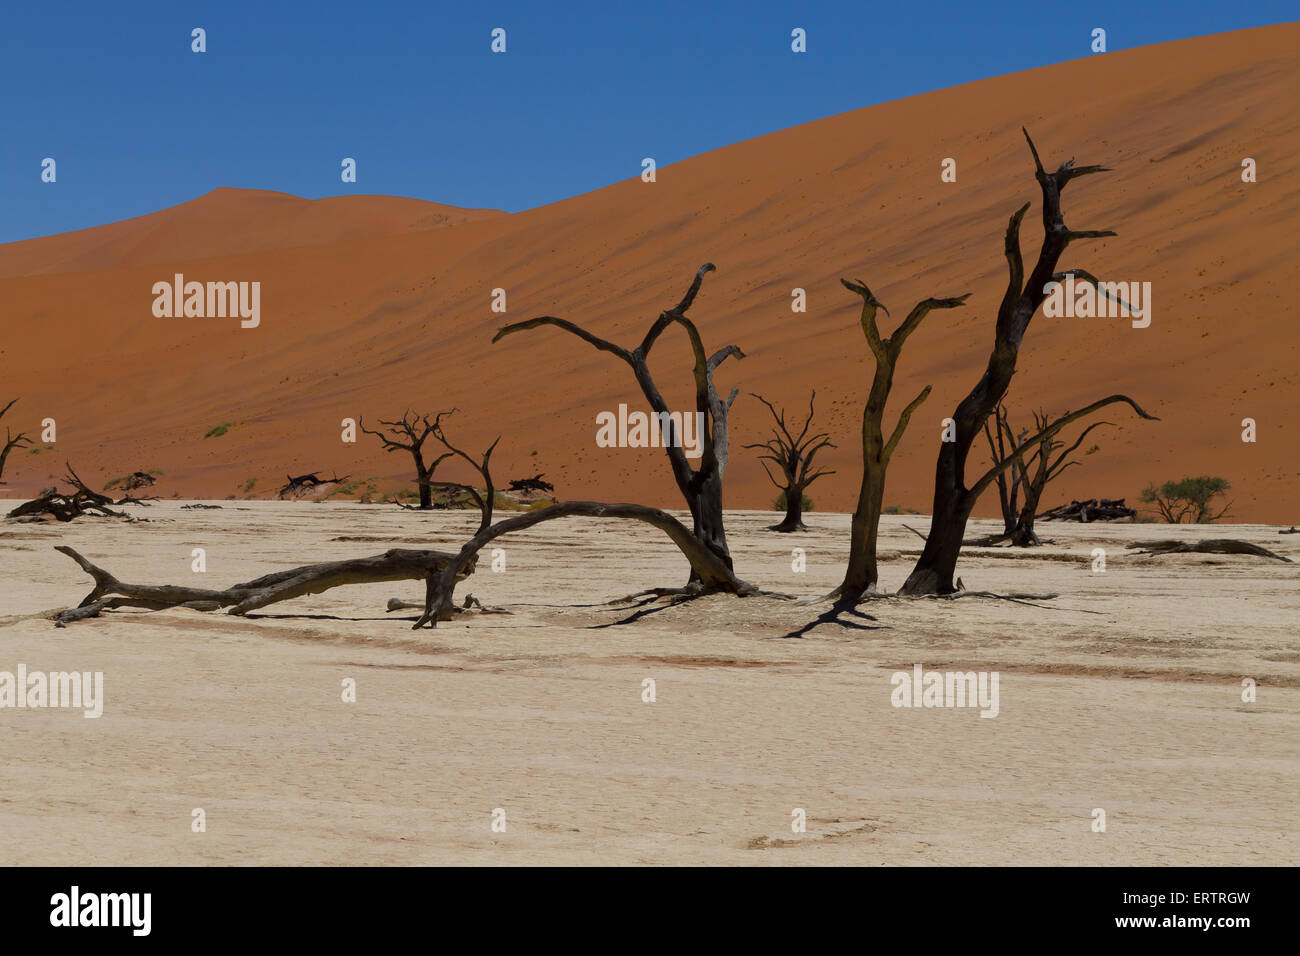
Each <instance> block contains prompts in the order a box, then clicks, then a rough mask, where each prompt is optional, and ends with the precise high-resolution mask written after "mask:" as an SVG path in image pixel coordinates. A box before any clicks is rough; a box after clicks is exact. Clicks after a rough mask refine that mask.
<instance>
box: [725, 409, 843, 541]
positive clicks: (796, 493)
mask: <svg viewBox="0 0 1300 956" xmlns="http://www.w3.org/2000/svg"><path fill="white" fill-rule="evenodd" d="M750 394H751V395H753V396H754V397H755V398H756V399H758V400H759V401H760V402H762V403H763V404H764V405H766V406H767V410H768V411H769V412H771V413H772V418H773V419H775V420H776V427H774V428H773V429H772V437H771V438H769V439H768V440H767V441H765V442H757V443H754V444H751V445H746V446H745V447H746V448H759V449H762V450H763V451H764V452H765V454H762V455H759V456H758V459H759V461H760V462H761V463H762V465H763V471H765V472H766V473H767V477H768V480H769V481H771V482H772V484H774V485H775V486H776V487H777V488H780V489H781V491H782V493H783V494H784V495H785V519H784V520H783V521H782V522H781V523H780V524H775V525H772V526H771V527H770V528H769V529H768V530H769V531H780V532H782V533H786V534H788V533H789V532H792V531H804V530H806V529H805V527H804V523H803V493H804V489H805V488H807V487H808V486H809V485H811V484H812V483H813V482H814V481H816V480H817V479H818V478H821V477H822V476H823V475H833V474H835V472H833V471H827V470H825V469H824V468H817V469H813V467H812V464H813V459H814V458H815V457H816V456H817V453H818V452H819V451H821V450H822V449H823V448H834V447H835V445H834V444H833V443H832V442H831V439H830V435H828V434H826V433H825V432H822V433H821V434H817V435H809V434H808V429H809V427H810V426H811V425H812V420H813V402H814V401H815V400H816V398H817V392H816V391H815V390H814V391H813V393H812V394H811V395H809V396H808V417H807V418H806V419H805V420H804V423H803V427H802V428H801V429H800V430H799V434H798V435H795V434H792V433H791V431H790V429H789V428H788V427H787V426H786V423H785V409H781V410H780V411H777V409H776V407H775V406H774V405H773V404H772V403H771V402H769V401H768V400H767V399H766V398H764V397H763V396H762V395H758V394H756V393H754V392H750ZM769 461H770V462H772V463H773V464H775V465H776V467H777V468H779V469H781V480H780V481H778V480H777V479H776V478H775V476H773V474H772V471H771V469H770V468H768V467H767V463H768V462H769Z"/></svg>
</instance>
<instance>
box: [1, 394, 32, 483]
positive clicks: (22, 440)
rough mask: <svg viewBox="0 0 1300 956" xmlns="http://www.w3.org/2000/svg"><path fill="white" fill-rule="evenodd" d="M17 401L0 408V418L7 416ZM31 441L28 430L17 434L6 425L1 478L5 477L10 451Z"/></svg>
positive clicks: (23, 446)
mask: <svg viewBox="0 0 1300 956" xmlns="http://www.w3.org/2000/svg"><path fill="white" fill-rule="evenodd" d="M16 401H18V399H16V398H15V399H13V400H11V401H10V402H9V404H8V405H6V406H5V407H4V408H0V418H4V417H5V413H6V412H8V411H9V409H11V408H13V407H14V402H16ZM31 443H32V440H31V439H30V438H28V437H27V433H26V432H19V433H18V434H17V435H15V434H14V433H13V432H12V431H10V430H9V427H8V426H5V447H4V450H3V451H0V478H3V477H4V473H5V462H6V461H8V460H9V453H10V452H11V451H13V450H14V449H15V448H26V447H27V446H28V445H30V444H31Z"/></svg>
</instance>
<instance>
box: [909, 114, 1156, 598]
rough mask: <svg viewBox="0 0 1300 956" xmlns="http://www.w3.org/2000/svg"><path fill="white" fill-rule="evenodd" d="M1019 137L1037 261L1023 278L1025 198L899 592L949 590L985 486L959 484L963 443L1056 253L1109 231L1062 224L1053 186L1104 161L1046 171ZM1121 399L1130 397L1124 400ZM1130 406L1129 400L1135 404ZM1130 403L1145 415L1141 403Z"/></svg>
mask: <svg viewBox="0 0 1300 956" xmlns="http://www.w3.org/2000/svg"><path fill="white" fill-rule="evenodd" d="M1025 141H1026V142H1028V144H1029V149H1030V152H1031V153H1032V154H1033V157H1034V166H1035V176H1036V178H1037V180H1038V184H1039V186H1040V188H1041V191H1042V199H1043V242H1042V246H1041V248H1040V250H1039V254H1038V261H1037V263H1036V264H1035V266H1034V268H1033V270H1032V271H1031V272H1030V274H1029V277H1028V279H1027V280H1026V278H1025V270H1024V260H1023V258H1022V257H1021V253H1020V222H1021V220H1022V219H1023V218H1024V215H1025V212H1026V210H1028V209H1029V203H1026V204H1025V205H1023V206H1021V207H1020V209H1018V210H1017V211H1016V213H1015V214H1014V215H1013V216H1012V217H1011V220H1010V222H1009V223H1008V224H1007V231H1006V240H1005V243H1004V246H1005V254H1006V259H1007V265H1008V271H1009V276H1008V281H1007V289H1006V292H1005V294H1004V295H1003V298H1002V303H1001V305H1000V306H999V308H998V318H997V329H996V334H995V336H994V342H993V349H992V351H991V352H990V354H989V360H988V366H987V368H986V369H985V370H984V374H983V376H982V377H981V378H980V380H979V382H978V383H977V384H976V386H975V387H974V388H973V389H972V390H971V392H970V394H969V395H967V396H966V397H965V398H964V399H962V401H961V403H960V404H959V405H958V406H957V410H956V411H955V412H954V413H953V415H952V418H953V422H954V423H955V426H956V429H955V440H954V441H951V442H943V443H942V446H941V448H940V450H939V460H938V462H937V464H936V466H935V479H934V506H933V508H932V512H933V518H932V519H931V522H930V534H929V536H928V537H927V538H926V542H925V547H924V549H923V550H922V552H921V556H920V558H919V559H918V560H917V562H916V566H915V567H914V568H913V569H912V573H911V574H910V575H909V576H908V578H907V581H906V582H905V583H904V584H903V587H902V589H901V590H900V593H902V594H911V595H917V594H951V593H953V592H954V591H955V590H956V585H955V584H954V573H955V571H956V567H957V556H958V554H959V553H960V552H961V544H962V538H963V536H964V535H965V532H966V522H967V520H968V519H969V518H970V514H971V511H972V510H973V509H974V507H975V502H976V499H977V498H978V497H979V493H980V492H981V491H983V489H984V487H985V485H984V483H983V482H980V483H977V484H976V487H975V488H973V489H968V488H967V487H966V485H965V474H966V459H967V456H968V455H969V454H970V448H971V443H972V442H973V441H974V440H975V437H976V435H978V434H979V432H980V430H981V429H982V428H983V427H984V423H985V421H986V420H987V419H988V416H989V415H990V414H992V412H993V411H994V409H996V408H997V406H998V403H999V402H1001V401H1002V397H1003V396H1004V395H1005V394H1006V391H1007V387H1008V386H1009V385H1010V384H1011V377H1012V376H1013V375H1014V374H1015V371H1016V359H1017V357H1018V356H1019V352H1020V344H1021V342H1022V340H1023V339H1024V335H1025V331H1026V329H1028V328H1029V323H1030V320H1031V319H1033V317H1034V313H1035V312H1037V310H1038V307H1039V306H1040V305H1042V303H1043V300H1044V299H1045V298H1046V297H1047V295H1048V292H1049V291H1050V290H1049V289H1048V283H1050V282H1061V281H1063V280H1064V278H1065V273H1058V272H1057V271H1056V266H1057V263H1058V261H1059V260H1060V257H1061V254H1062V253H1063V252H1064V251H1065V249H1066V247H1067V246H1068V245H1069V244H1070V243H1071V242H1072V241H1073V240H1075V239H1091V238H1099V237H1102V236H1113V235H1115V233H1113V232H1111V231H1110V230H1072V229H1070V228H1068V227H1067V226H1066V225H1065V219H1064V216H1063V214H1062V212H1061V190H1063V189H1064V188H1065V186H1066V184H1067V183H1069V182H1070V181H1071V180H1072V179H1074V178H1076V177H1078V176H1086V175H1090V174H1092V173H1099V172H1104V171H1106V167H1104V166H1075V165H1074V160H1070V161H1069V162H1067V163H1063V164H1062V165H1061V166H1059V167H1058V168H1057V170H1056V172H1054V173H1048V172H1047V171H1046V170H1045V169H1044V168H1043V164H1042V162H1041V161H1040V160H1039V157H1038V150H1037V149H1036V148H1035V147H1034V143H1033V140H1031V139H1030V138H1029V133H1028V132H1027V131H1026V132H1025ZM1072 274H1075V275H1078V276H1080V277H1082V278H1083V279H1084V280H1085V281H1091V282H1092V283H1093V284H1094V285H1096V284H1097V280H1096V279H1095V278H1094V277H1092V276H1091V275H1089V274H1088V273H1086V272H1084V271H1083V270H1081V269H1076V270H1072ZM1128 401H1130V404H1132V401H1131V400H1128ZM1134 407H1135V408H1137V406H1136V405H1135V404H1134ZM1138 411H1139V413H1140V414H1142V415H1143V416H1146V413H1145V412H1142V411H1141V409H1138ZM1146 417H1149V416H1146ZM1030 441H1032V439H1031V440H1030ZM1022 447H1025V446H1022ZM1012 461H1014V459H1012V460H1011V461H1007V462H1004V463H1003V465H1002V466H1001V468H997V469H995V471H994V472H993V473H992V475H991V476H987V477H989V481H990V482H991V481H993V480H996V476H997V474H998V473H1000V471H1001V470H1002V469H1003V468H1005V467H1009V466H1010V465H1011V463H1012Z"/></svg>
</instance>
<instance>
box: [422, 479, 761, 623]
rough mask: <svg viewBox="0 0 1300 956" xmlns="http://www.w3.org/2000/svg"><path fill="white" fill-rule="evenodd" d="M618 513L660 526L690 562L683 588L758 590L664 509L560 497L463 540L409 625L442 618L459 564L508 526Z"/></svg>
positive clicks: (432, 582) (700, 591)
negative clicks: (545, 506) (688, 575)
mask: <svg viewBox="0 0 1300 956" xmlns="http://www.w3.org/2000/svg"><path fill="white" fill-rule="evenodd" d="M576 517H582V518H622V519H631V520H633V521H643V522H645V523H646V524H649V525H653V526H654V527H656V528H658V529H659V530H660V531H663V532H664V533H665V534H667V535H668V537H669V538H671V539H672V542H673V544H675V545H677V547H678V549H679V550H680V551H681V552H682V555H683V556H684V557H685V558H686V560H687V561H689V562H690V564H691V582H690V584H688V585H687V588H685V589H682V591H683V592H689V593H698V594H707V593H714V592H721V593H725V594H739V595H751V594H759V593H762V592H761V591H760V590H759V589H758V588H756V587H755V586H754V585H752V584H747V583H746V582H744V581H742V580H740V579H739V578H737V577H736V575H735V573H734V572H733V571H732V570H731V568H730V567H729V566H728V564H727V562H726V560H724V558H723V557H722V556H721V555H719V554H718V553H717V552H716V551H714V550H713V548H712V547H710V545H709V544H708V543H707V542H706V541H704V540H701V539H700V538H699V537H697V536H696V535H695V534H693V533H692V532H691V530H690V529H689V528H687V527H686V526H685V525H684V524H682V523H681V522H680V521H678V520H677V519H676V518H674V517H673V516H672V515H670V514H669V513H668V512H666V511H660V510H659V509H658V508H650V507H647V506H645V505H626V504H606V503H604V502H600V501H565V502H561V503H559V504H554V505H551V506H550V507H547V508H542V509H540V510H538V511H530V512H527V513H526V514H521V515H518V516H516V517H514V518H507V519H506V520H504V521H499V522H497V523H496V524H494V525H490V526H489V527H487V528H484V529H483V530H482V531H480V532H479V533H478V534H476V535H475V536H474V537H473V538H471V539H470V540H469V541H467V542H466V543H465V546H464V547H463V548H461V549H460V553H459V554H458V555H456V556H455V557H453V558H452V559H451V560H450V561H449V562H448V563H447V564H446V566H445V567H443V569H442V571H441V573H440V574H438V575H436V576H434V575H431V576H430V577H429V578H428V583H427V587H426V591H425V602H424V613H423V614H422V615H421V616H420V619H419V620H418V621H416V622H415V625H414V627H413V628H412V629H413V630H414V629H418V628H421V627H424V626H425V625H426V624H428V625H429V626H431V627H437V626H438V625H437V622H438V620H445V619H446V618H447V617H448V616H449V614H450V612H451V607H452V592H453V591H455V589H456V581H457V580H458V579H459V578H460V577H461V575H460V573H459V571H460V567H461V565H462V564H464V563H466V562H470V561H473V560H474V559H475V556H476V555H477V554H478V552H479V551H480V550H482V549H483V547H484V546H485V545H487V544H488V543H489V542H491V541H493V540H494V539H496V538H499V537H500V536H501V535H503V534H508V533H509V532H511V531H522V530H523V529H524V528H531V527H532V526H533V525H535V524H541V523H542V522H543V521H553V520H555V519H556V518H576Z"/></svg>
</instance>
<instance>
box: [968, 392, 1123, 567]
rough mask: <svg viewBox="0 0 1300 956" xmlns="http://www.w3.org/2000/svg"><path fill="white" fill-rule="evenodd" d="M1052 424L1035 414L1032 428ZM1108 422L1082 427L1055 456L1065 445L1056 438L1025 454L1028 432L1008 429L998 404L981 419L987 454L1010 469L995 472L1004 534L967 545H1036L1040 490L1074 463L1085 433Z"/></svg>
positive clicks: (1045, 441) (980, 539)
mask: <svg viewBox="0 0 1300 956" xmlns="http://www.w3.org/2000/svg"><path fill="white" fill-rule="evenodd" d="M1051 424H1053V422H1052V420H1051V419H1050V418H1049V417H1048V415H1047V413H1045V412H1042V411H1037V412H1034V428H1035V429H1036V430H1037V431H1039V432H1041V431H1043V430H1044V429H1046V428H1047V427H1048V426H1049V425H1051ZM1109 424H1111V422H1094V423H1093V424H1091V425H1089V426H1088V427H1087V428H1085V429H1084V430H1083V432H1082V434H1080V435H1079V438H1078V440H1077V441H1075V443H1074V444H1073V445H1071V446H1070V447H1069V448H1067V449H1065V451H1063V452H1061V453H1060V455H1056V456H1055V457H1053V456H1054V454H1055V452H1057V451H1058V450H1059V449H1060V448H1061V447H1062V446H1063V445H1064V444H1065V442H1064V441H1057V440H1056V439H1055V438H1045V439H1043V440H1042V441H1041V442H1039V443H1038V445H1037V446H1036V447H1035V448H1033V449H1030V450H1028V451H1026V449H1025V448H1024V447H1023V445H1024V441H1025V439H1026V438H1027V437H1028V436H1029V430H1028V429H1021V430H1020V432H1019V434H1018V435H1017V433H1016V432H1015V430H1014V429H1013V428H1012V427H1011V424H1010V422H1009V421H1008V417H1007V409H1006V405H1005V404H1002V403H999V404H998V406H997V408H996V409H994V411H993V414H992V415H991V416H990V417H989V418H987V419H985V420H984V437H985V438H986V439H987V440H988V444H989V452H990V454H991V455H992V457H993V463H994V464H995V465H996V464H997V463H999V462H1002V461H1007V460H1010V461H1011V465H1010V467H1008V468H1007V469H1005V470H1003V471H999V472H998V476H997V479H996V480H997V485H998V501H999V504H1000V505H1001V508H1002V523H1003V531H1002V534H1000V535H991V536H989V537H987V538H979V539H976V540H975V541H974V542H972V541H967V542H965V543H966V544H971V543H978V544H996V543H997V542H999V541H1007V540H1009V541H1010V543H1011V545H1012V546H1013V547H1017V548H1028V547H1032V546H1034V545H1037V544H1039V543H1040V542H1039V540H1038V535H1037V534H1035V533H1034V519H1035V517H1036V516H1037V512H1038V505H1039V502H1040V501H1041V500H1042V497H1043V491H1044V489H1046V487H1047V484H1048V482H1050V481H1052V480H1053V479H1055V478H1056V477H1057V476H1058V475H1060V474H1061V472H1063V471H1065V469H1067V468H1069V467H1070V466H1071V465H1077V464H1079V462H1078V461H1077V460H1068V461H1067V459H1069V457H1070V455H1071V454H1073V453H1074V452H1075V450H1077V449H1078V447H1079V446H1080V445H1081V444H1083V440H1084V439H1085V438H1087V437H1088V433H1089V432H1091V431H1092V430H1093V429H1094V428H1099V427H1100V426H1102V425H1109ZM1022 491H1023V492H1024V502H1023V504H1022V503H1020V501H1019V497H1020V493H1021V492H1022Z"/></svg>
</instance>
